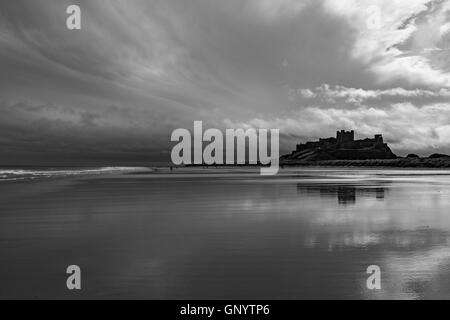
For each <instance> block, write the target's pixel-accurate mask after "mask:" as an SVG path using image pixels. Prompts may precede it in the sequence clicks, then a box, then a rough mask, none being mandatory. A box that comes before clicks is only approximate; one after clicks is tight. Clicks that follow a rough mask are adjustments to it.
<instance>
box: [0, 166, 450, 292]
mask: <svg viewBox="0 0 450 320" xmlns="http://www.w3.org/2000/svg"><path fill="white" fill-rule="evenodd" d="M449 203H450V171H444V170H435V171H431V170H384V169H373V170H371V169H364V170H360V169H339V168H332V169H330V168H289V169H285V170H282V171H281V172H280V174H279V175H278V176H275V177H261V176H259V175H258V173H257V170H246V169H241V170H232V169H230V170H226V169H217V170H215V169H201V168H198V169H184V170H178V169H177V170H175V171H174V173H172V174H171V173H170V172H169V171H168V170H161V171H160V172H156V173H155V172H143V173H142V172H141V174H139V175H136V174H122V173H116V172H112V173H111V172H108V173H102V174H99V175H81V176H79V175H72V176H63V177H57V178H53V177H43V178H38V179H34V180H26V179H25V180H20V181H0V270H1V273H0V280H1V285H0V298H3V299H4V298H13V299H15V298H32V299H45V298H62V299H73V298H82V299H83V298H86V299H87V298H90V299H103V298H106V299H119V298H125V299H131V298H138V299H312V298H323V299H382V298H385V299H387V298H397V299H429V298H450V246H449V241H450V212H449V209H448V208H449ZM69 265H79V266H80V267H81V269H82V290H81V291H79V292H74V291H69V290H67V288H66V277H67V275H66V273H65V271H66V268H67V266H69ZM369 265H378V266H379V267H380V268H381V271H382V289H381V290H375V291H370V290H368V289H367V287H366V279H367V277H368V275H367V274H366V268H367V267H368V266H369Z"/></svg>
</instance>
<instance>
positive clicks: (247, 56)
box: [0, 0, 450, 164]
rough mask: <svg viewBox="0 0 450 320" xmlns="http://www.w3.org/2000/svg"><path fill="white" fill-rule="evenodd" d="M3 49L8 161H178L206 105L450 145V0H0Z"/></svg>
mask: <svg viewBox="0 0 450 320" xmlns="http://www.w3.org/2000/svg"><path fill="white" fill-rule="evenodd" d="M70 4H78V5H79V6H80V7H81V11H82V29H81V30H79V31H70V30H67V28H66V18H67V14H66V8H67V6H68V5H70ZM374 6H375V8H379V12H380V15H379V19H378V20H379V21H378V22H379V23H377V24H376V25H375V27H374V25H373V23H370V21H372V20H370V19H372V18H373V12H374V11H373V8H374ZM0 48H1V50H0V70H1V73H0V111H1V117H0V163H3V164H5V163H8V164H14V163H29V164H33V163H46V162H52V161H53V162H58V161H61V162H64V161H72V162H78V161H79V162H83V161H84V162H89V161H101V162H104V163H108V162H111V163H113V162H120V161H142V162H145V161H164V160H169V159H170V149H171V143H170V135H171V133H172V131H173V130H174V129H176V128H186V129H189V130H192V128H193V121H194V120H202V121H203V122H204V127H214V128H220V129H225V128H238V127H246V128H247V127H254V128H260V127H261V128H269V129H271V128H272V129H280V134H281V142H282V146H281V149H282V152H283V151H288V150H291V149H293V148H294V146H295V144H296V143H298V142H300V141H305V140H307V139H312V138H318V137H326V136H334V134H335V131H336V130H338V129H354V130H356V132H357V137H358V138H363V137H365V136H372V135H374V134H377V133H382V134H383V135H384V136H385V139H386V140H387V141H388V142H389V144H390V146H391V147H392V149H393V151H394V152H395V153H397V154H399V155H404V154H406V153H410V152H414V153H418V154H421V155H428V154H430V153H434V152H440V153H450V56H449V48H450V1H441V0H436V1H425V0H373V1H372V0H370V1H369V0H367V1H357V0H227V1H219V0H121V1H119V0H109V1H92V0H90V1H87V0H86V1H75V0H72V1H61V0H58V1H57V0H38V1H35V0H15V1H1V3H0Z"/></svg>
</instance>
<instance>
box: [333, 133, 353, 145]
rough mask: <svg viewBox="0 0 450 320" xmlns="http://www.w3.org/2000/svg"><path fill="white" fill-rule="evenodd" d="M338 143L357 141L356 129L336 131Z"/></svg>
mask: <svg viewBox="0 0 450 320" xmlns="http://www.w3.org/2000/svg"><path fill="white" fill-rule="evenodd" d="M336 139H337V143H338V144H340V143H345V142H353V141H355V131H354V130H352V131H345V130H341V131H340V132H339V131H337V132H336Z"/></svg>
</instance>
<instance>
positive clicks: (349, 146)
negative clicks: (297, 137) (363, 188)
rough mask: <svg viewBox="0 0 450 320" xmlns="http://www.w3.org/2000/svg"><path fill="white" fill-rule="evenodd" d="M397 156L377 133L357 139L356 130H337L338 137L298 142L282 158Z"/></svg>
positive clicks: (371, 157)
mask: <svg viewBox="0 0 450 320" xmlns="http://www.w3.org/2000/svg"><path fill="white" fill-rule="evenodd" d="M395 158H397V156H396V155H395V154H394V153H393V152H392V151H391V149H390V148H389V147H388V145H387V144H386V143H384V141H383V136H382V135H381V134H377V135H375V136H374V138H372V139H370V138H366V139H363V140H355V131H354V130H352V131H345V130H341V131H337V132H336V138H325V139H319V141H310V142H306V143H303V144H298V145H297V148H296V150H294V151H293V152H292V153H291V154H289V155H285V156H283V157H281V160H296V161H299V160H300V161H320V160H366V159H395Z"/></svg>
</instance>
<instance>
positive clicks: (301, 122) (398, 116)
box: [225, 103, 450, 153]
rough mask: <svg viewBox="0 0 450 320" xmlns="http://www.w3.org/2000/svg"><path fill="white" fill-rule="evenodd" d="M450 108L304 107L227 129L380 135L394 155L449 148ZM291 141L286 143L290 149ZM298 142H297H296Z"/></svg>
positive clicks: (316, 135)
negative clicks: (349, 132)
mask: <svg viewBox="0 0 450 320" xmlns="http://www.w3.org/2000/svg"><path fill="white" fill-rule="evenodd" d="M448 123H450V104H432V105H427V106H424V107H417V106H415V105H413V104H411V103H397V104H393V105H391V106H389V107H387V108H376V107H367V106H361V107H358V108H355V109H339V108H320V107H307V108H305V109H303V110H302V111H301V112H296V113H294V114H292V115H290V116H285V117H277V118H272V119H261V118H255V119H252V120H250V121H248V122H244V123H242V122H232V121H230V120H227V121H226V122H225V125H227V126H229V127H245V128H250V127H253V128H268V129H280V133H281V134H282V135H284V136H285V137H293V138H294V139H298V138H299V137H304V138H305V139H306V138H315V139H317V138H319V137H326V136H334V134H335V132H336V130H339V129H353V130H355V131H356V133H357V135H358V136H360V137H366V136H373V135H375V134H379V133H382V134H383V135H384V136H385V139H386V140H387V141H388V142H389V144H390V146H391V147H392V148H393V150H394V151H395V152H400V153H406V152H409V151H416V150H431V149H433V148H441V149H446V150H448V149H449V148H450V126H449V125H448ZM295 137H297V138H295ZM294 139H290V140H289V142H288V143H290V144H291V145H290V146H291V147H293V145H294V144H293V143H294ZM297 142H298V141H297Z"/></svg>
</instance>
